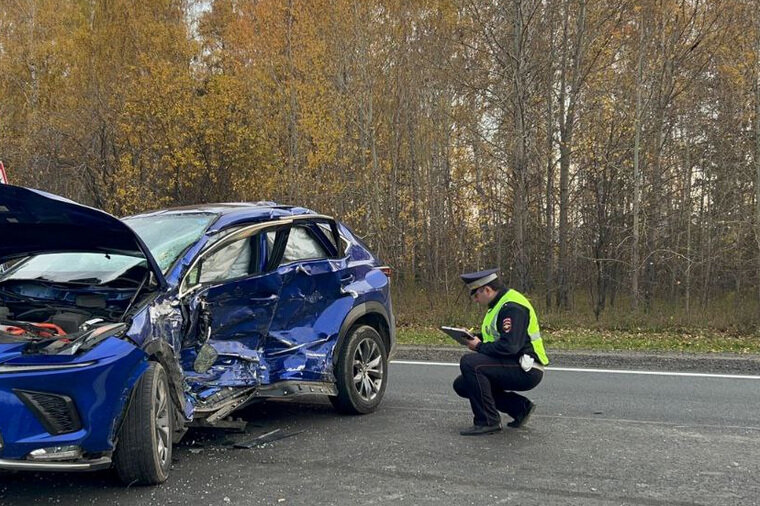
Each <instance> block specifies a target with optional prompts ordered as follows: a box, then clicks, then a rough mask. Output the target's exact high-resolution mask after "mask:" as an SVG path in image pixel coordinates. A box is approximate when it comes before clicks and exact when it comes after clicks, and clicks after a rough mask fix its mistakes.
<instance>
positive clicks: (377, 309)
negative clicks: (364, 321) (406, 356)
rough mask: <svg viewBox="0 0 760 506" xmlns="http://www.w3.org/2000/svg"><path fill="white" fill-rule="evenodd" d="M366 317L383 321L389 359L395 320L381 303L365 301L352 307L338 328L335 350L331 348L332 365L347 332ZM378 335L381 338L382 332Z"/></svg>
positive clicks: (394, 339) (394, 331)
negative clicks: (372, 316)
mask: <svg viewBox="0 0 760 506" xmlns="http://www.w3.org/2000/svg"><path fill="white" fill-rule="evenodd" d="M366 315H378V316H380V317H381V318H383V320H384V321H385V325H386V326H387V327H388V336H387V340H388V343H387V344H388V349H387V350H386V352H387V353H388V357H389V358H390V356H391V353H392V351H393V347H394V344H395V342H396V322H395V319H394V318H393V315H392V314H389V312H388V310H387V309H386V308H385V306H383V305H382V304H381V303H379V302H377V301H367V302H363V303H361V304H359V305H357V306H356V307H354V308H353V309H352V310H351V311H349V312H348V314H347V315H346V318H345V319H344V320H343V324H342V325H341V326H340V330H339V331H338V339H337V341H336V342H335V348H333V357H332V361H333V364H335V361H336V360H337V359H338V353H336V351H337V350H340V348H341V346H343V343H344V342H345V340H346V337H347V336H348V331H349V330H350V329H351V327H353V326H354V324H355V323H356V322H357V321H358V320H359V319H361V318H362V317H364V316H366ZM379 330H380V329H378V331H379ZM380 335H381V336H382V332H380Z"/></svg>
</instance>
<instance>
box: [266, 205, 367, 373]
mask: <svg viewBox="0 0 760 506" xmlns="http://www.w3.org/2000/svg"><path fill="white" fill-rule="evenodd" d="M280 235H284V234H282V233H281V234H280ZM266 238H267V249H266V252H267V257H268V258H269V259H270V260H272V261H274V262H276V265H277V267H276V272H277V273H278V274H279V276H280V278H281V280H282V290H281V292H280V300H279V303H278V305H277V309H276V311H275V315H274V319H273V320H272V324H271V326H270V329H269V338H268V340H267V345H266V351H265V356H266V360H267V364H268V366H269V369H270V381H272V382H275V381H284V380H307V381H333V380H334V378H333V376H332V349H333V347H334V344H335V340H336V339H337V336H338V332H339V330H340V326H341V324H342V323H343V320H344V319H345V317H346V315H347V314H348V312H349V311H350V310H351V308H352V307H353V297H352V295H351V294H350V293H348V292H345V291H344V290H343V286H345V285H346V284H348V283H350V282H352V281H353V279H352V278H351V276H350V274H349V271H348V269H347V268H346V260H345V259H341V258H337V256H338V255H337V250H336V248H335V246H334V242H333V241H330V240H328V239H327V237H326V236H325V235H324V234H323V233H322V231H321V230H320V228H319V227H318V226H317V225H316V223H315V221H312V220H298V221H295V222H294V223H293V225H292V227H291V228H290V230H289V231H288V232H287V237H286V238H284V239H283V238H281V237H275V236H274V234H272V233H271V232H270V233H268V234H267V236H266ZM277 239H280V241H279V242H278V241H277ZM283 243H284V245H283ZM278 259H279V261H277V260H278ZM268 266H269V267H270V268H271V267H273V265H271V263H270V264H269V265H268Z"/></svg>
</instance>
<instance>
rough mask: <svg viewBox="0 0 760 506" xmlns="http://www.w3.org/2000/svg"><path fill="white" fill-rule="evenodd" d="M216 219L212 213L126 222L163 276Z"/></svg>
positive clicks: (167, 215)
mask: <svg viewBox="0 0 760 506" xmlns="http://www.w3.org/2000/svg"><path fill="white" fill-rule="evenodd" d="M214 218H216V214H212V213H181V214H155V215H149V216H138V217H135V218H126V219H124V220H123V221H124V223H126V224H127V225H129V226H130V227H131V228H132V230H134V231H135V232H136V233H137V235H139V236H140V239H142V240H143V242H144V243H145V245H146V246H147V247H148V249H149V250H150V253H151V255H153V258H155V259H156V263H158V267H159V268H160V269H161V272H163V273H164V274H166V273H167V272H169V269H170V268H171V266H172V265H174V262H175V261H176V260H177V258H179V256H180V255H181V254H182V253H183V252H184V251H185V250H186V249H187V248H188V247H189V246H190V245H191V244H193V243H195V242H196V241H197V240H198V239H199V238H200V237H201V235H203V233H204V232H205V231H206V228H207V227H208V226H209V224H210V223H211V222H212V221H213V220H214Z"/></svg>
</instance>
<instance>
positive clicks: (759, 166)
mask: <svg viewBox="0 0 760 506" xmlns="http://www.w3.org/2000/svg"><path fill="white" fill-rule="evenodd" d="M755 16H756V18H755V83H754V84H755V153H754V155H755V157H754V158H755V159H754V164H755V241H756V242H757V249H758V256H757V301H758V305H759V306H760V15H758V14H757V13H755Z"/></svg>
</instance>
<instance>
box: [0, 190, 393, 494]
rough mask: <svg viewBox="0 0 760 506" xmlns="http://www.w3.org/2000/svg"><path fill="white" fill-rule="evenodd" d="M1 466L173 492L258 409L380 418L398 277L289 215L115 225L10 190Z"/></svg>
mask: <svg viewBox="0 0 760 506" xmlns="http://www.w3.org/2000/svg"><path fill="white" fill-rule="evenodd" d="M0 236H1V237H2V241H1V242H0V413H2V416H0V469H10V470H53V471H74V470H94V469H103V468H108V467H111V466H113V467H114V468H115V469H116V471H117V473H118V475H119V477H120V478H121V479H122V480H123V481H124V482H125V483H140V484H155V483H160V482H163V481H164V480H166V478H167V476H168V473H169V468H170V466H171V455H172V444H173V443H176V442H178V441H179V439H180V438H181V437H182V435H183V434H184V432H185V431H186V430H187V428H188V427H189V426H191V425H193V424H197V425H203V426H214V425H216V424H223V423H224V422H225V419H226V418H227V417H228V416H229V415H230V414H231V413H232V412H233V411H235V410H236V409H239V408H241V407H243V406H246V405H249V404H251V403H253V402H255V401H257V400H261V399H267V398H289V397H293V396H297V395H301V394H324V395H327V396H329V398H330V400H331V401H332V403H333V405H334V406H335V407H336V408H337V410H338V411H340V412H343V413H352V414H362V413H369V412H371V411H373V410H375V409H376V408H377V407H378V405H379V404H380V402H381V400H382V398H383V393H384V392H385V387H386V384H387V381H388V360H389V356H390V355H392V353H393V350H394V346H395V322H394V317H393V312H392V309H391V298H390V287H389V283H390V269H389V268H388V267H386V266H383V265H382V263H381V262H380V261H379V260H378V258H377V257H376V256H375V255H373V254H372V253H371V252H370V251H369V249H368V248H367V247H366V246H365V245H364V243H362V241H361V240H360V239H359V238H358V237H356V235H354V234H353V233H352V232H351V230H349V229H348V228H347V227H346V226H345V225H344V224H342V223H340V222H338V221H336V220H335V219H333V218H331V217H329V216H324V215H320V214H317V213H315V212H313V211H310V210H308V209H305V208H302V207H293V206H282V205H277V204H275V203H273V202H258V203H232V204H209V205H201V206H196V207H187V208H177V209H168V210H162V211H156V212H151V213H146V214H141V215H139V216H132V217H129V218H124V219H121V220H120V219H117V218H115V217H113V216H111V215H109V214H107V213H105V212H102V211H99V210H97V209H93V208H90V207H86V206H83V205H80V204H77V203H75V202H72V201H70V200H67V199H64V198H61V197H58V196H55V195H51V194H48V193H44V192H41V191H37V190H30V189H27V188H22V187H17V186H10V185H0Z"/></svg>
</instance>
